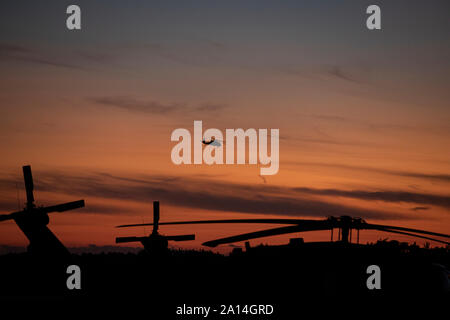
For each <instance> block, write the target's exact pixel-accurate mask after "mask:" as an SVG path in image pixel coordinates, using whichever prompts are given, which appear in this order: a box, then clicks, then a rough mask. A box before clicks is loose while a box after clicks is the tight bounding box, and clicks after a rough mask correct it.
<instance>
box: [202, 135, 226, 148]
mask: <svg viewBox="0 0 450 320" xmlns="http://www.w3.org/2000/svg"><path fill="white" fill-rule="evenodd" d="M202 143H203V144H205V145H211V146H214V147H221V146H222V145H223V141H222V140H219V139H216V137H215V136H212V137H211V139H210V140H206V139H203V140H202Z"/></svg>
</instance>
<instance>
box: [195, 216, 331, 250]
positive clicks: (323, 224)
mask: <svg viewBox="0 0 450 320" xmlns="http://www.w3.org/2000/svg"><path fill="white" fill-rule="evenodd" d="M314 222H315V223H313V224H309V225H305V226H303V225H296V226H287V227H280V228H273V229H267V230H261V231H256V232H250V233H244V234H240V235H237V236H231V237H226V238H221V239H216V240H212V241H207V242H205V243H203V245H204V246H207V247H216V246H218V245H220V244H227V243H233V242H239V241H245V240H250V239H257V238H263V237H270V236H276V235H281V234H288V233H294V232H301V231H318V230H329V229H331V226H330V224H329V223H328V221H320V220H315V221H314Z"/></svg>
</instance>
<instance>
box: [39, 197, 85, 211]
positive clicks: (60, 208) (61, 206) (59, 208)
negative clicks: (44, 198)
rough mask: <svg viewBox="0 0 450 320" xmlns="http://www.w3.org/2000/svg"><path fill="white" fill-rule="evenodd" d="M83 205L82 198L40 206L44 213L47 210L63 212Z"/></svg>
mask: <svg viewBox="0 0 450 320" xmlns="http://www.w3.org/2000/svg"><path fill="white" fill-rule="evenodd" d="M83 207H84V200H78V201H72V202H67V203H63V204H58V205H56V206H49V207H44V208H41V210H43V211H44V212H45V213H49V212H63V211H67V210H73V209H78V208H83Z"/></svg>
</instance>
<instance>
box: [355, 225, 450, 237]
mask: <svg viewBox="0 0 450 320" xmlns="http://www.w3.org/2000/svg"><path fill="white" fill-rule="evenodd" d="M360 229H375V230H382V229H390V230H400V231H406V232H414V233H422V234H428V235H431V236H436V237H444V238H450V235H448V234H443V233H437V232H431V231H426V230H419V229H411V228H403V227H395V226H385V225H381V224H371V223H365V224H362V225H361V226H360Z"/></svg>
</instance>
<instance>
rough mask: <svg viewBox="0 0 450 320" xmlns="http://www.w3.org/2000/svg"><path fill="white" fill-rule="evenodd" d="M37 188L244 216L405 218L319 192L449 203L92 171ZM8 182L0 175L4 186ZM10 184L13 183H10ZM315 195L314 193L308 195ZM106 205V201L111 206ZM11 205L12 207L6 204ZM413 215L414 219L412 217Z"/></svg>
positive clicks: (424, 199)
mask: <svg viewBox="0 0 450 320" xmlns="http://www.w3.org/2000/svg"><path fill="white" fill-rule="evenodd" d="M36 177H39V178H36V181H37V182H36V185H35V188H36V190H37V191H47V192H55V193H60V194H66V195H71V196H78V197H83V198H85V199H86V200H87V201H86V203H87V207H88V206H89V198H91V199H95V203H96V204H97V203H99V200H98V198H103V199H110V200H123V201H133V202H142V203H146V204H148V203H149V202H151V201H152V200H160V201H162V202H164V203H167V204H168V205H172V206H177V207H180V208H193V209H202V210H211V211H220V212H236V213H248V214H271V215H282V216H299V217H301V216H317V217H325V216H330V215H334V216H340V215H351V216H358V217H363V218H371V219H390V218H398V219H410V218H412V217H409V216H405V215H404V214H400V213H396V212H391V211H383V210H378V209H364V208H360V207H353V206H350V205H343V204H339V203H336V202H335V201H334V202H329V201H327V200H326V199H318V198H317V195H320V196H332V197H335V198H336V197H342V196H344V197H351V198H358V199H364V200H367V201H373V200H382V201H387V202H394V201H395V202H410V203H415V202H417V203H431V202H432V203H433V204H434V205H443V206H446V207H448V206H449V203H448V199H444V198H443V197H439V196H433V195H421V194H408V193H406V194H405V193H403V194H402V193H399V194H395V193H390V192H382V193H370V192H363V191H358V192H349V191H342V190H327V189H325V190H320V189H319V190H316V189H307V188H287V187H277V186H270V185H267V184H256V185H244V184H236V183H229V182H225V181H217V180H214V181H211V180H207V179H202V178H194V177H189V178H177V177H173V176H151V175H149V176H143V177H139V178H127V177H121V176H115V175H111V174H105V173H91V174H89V175H87V176H86V175H85V176H78V177H77V176H74V175H71V174H62V173H52V172H41V173H39V174H36ZM8 183H9V185H11V183H12V182H8V180H7V179H1V180H0V185H2V186H3V187H4V186H6V185H8ZM14 183H15V182H14ZM311 195H314V197H311ZM110 205H111V204H108V206H110ZM9 209H11V208H9ZM93 210H94V211H95V210H98V211H99V213H111V214H114V213H120V212H123V210H121V209H119V210H118V209H112V210H110V211H108V210H109V208H108V207H104V208H103V207H97V208H94V209H93ZM415 218H417V217H415Z"/></svg>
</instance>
